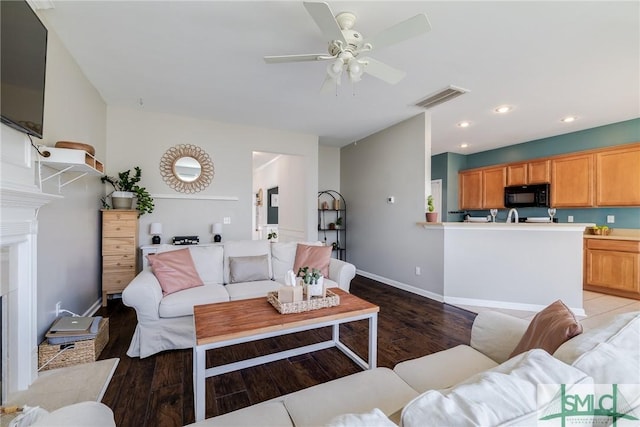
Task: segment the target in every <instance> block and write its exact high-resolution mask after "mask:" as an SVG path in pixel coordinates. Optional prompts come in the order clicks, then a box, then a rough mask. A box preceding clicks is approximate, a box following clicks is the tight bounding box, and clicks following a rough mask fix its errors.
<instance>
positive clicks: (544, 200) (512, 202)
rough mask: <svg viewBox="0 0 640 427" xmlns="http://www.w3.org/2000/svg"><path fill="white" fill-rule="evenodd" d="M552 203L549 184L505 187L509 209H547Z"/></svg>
mask: <svg viewBox="0 0 640 427" xmlns="http://www.w3.org/2000/svg"><path fill="white" fill-rule="evenodd" d="M550 203H551V196H550V193H549V184H533V185H513V186H509V187H504V206H505V207H507V208H521V207H522V208H524V207H545V208H548V207H549V205H550Z"/></svg>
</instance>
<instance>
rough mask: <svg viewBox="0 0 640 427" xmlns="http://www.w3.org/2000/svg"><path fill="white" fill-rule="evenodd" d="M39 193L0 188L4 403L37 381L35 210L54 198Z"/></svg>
mask: <svg viewBox="0 0 640 427" xmlns="http://www.w3.org/2000/svg"><path fill="white" fill-rule="evenodd" d="M59 197H60V196H54V195H50V194H45V193H41V192H39V191H29V190H24V189H18V188H15V187H14V188H11V187H7V186H6V185H5V184H4V183H3V184H2V186H1V187H0V208H1V212H0V213H1V217H0V247H2V248H5V250H6V251H7V252H8V257H7V259H6V260H5V261H6V263H5V264H4V266H3V267H8V268H9V272H8V273H9V274H6V272H5V274H3V276H4V277H7V278H8V279H9V280H8V283H6V282H5V281H4V280H3V281H2V283H1V286H0V293H1V295H2V297H3V298H2V301H3V302H2V304H3V318H4V319H3V322H2V323H3V327H4V331H3V343H2V345H3V347H4V351H3V358H4V360H3V364H2V367H3V372H2V378H3V381H2V387H3V390H2V396H3V400H4V399H6V398H7V397H8V396H10V395H11V394H12V393H13V392H16V391H19V390H25V389H27V388H28V387H29V385H31V383H32V382H33V381H34V380H35V378H36V376H37V368H38V345H37V323H36V322H37V318H36V315H37V311H36V307H37V305H36V302H37V299H36V298H37V232H38V222H37V217H36V216H37V211H38V209H39V208H40V207H41V206H43V205H44V204H46V203H48V202H49V201H51V200H52V199H53V198H59Z"/></svg>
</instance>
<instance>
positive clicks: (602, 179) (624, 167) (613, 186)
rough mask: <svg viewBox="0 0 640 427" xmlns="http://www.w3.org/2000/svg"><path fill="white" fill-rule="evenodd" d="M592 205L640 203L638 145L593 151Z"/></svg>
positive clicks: (639, 146)
mask: <svg viewBox="0 0 640 427" xmlns="http://www.w3.org/2000/svg"><path fill="white" fill-rule="evenodd" d="M596 205H597V206H640V144H632V145H631V146H629V147H624V148H619V149H611V150H606V151H602V152H599V153H596Z"/></svg>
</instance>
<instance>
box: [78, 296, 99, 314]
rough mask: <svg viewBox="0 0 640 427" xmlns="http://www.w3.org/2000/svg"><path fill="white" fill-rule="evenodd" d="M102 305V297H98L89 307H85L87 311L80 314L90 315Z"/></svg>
mask: <svg viewBox="0 0 640 427" xmlns="http://www.w3.org/2000/svg"><path fill="white" fill-rule="evenodd" d="M100 307H102V298H98V300H97V301H96V302H94V303H93V304H91V307H89V308H88V309H87V311H85V312H84V314H82V316H83V317H92V316H93V315H94V314H96V312H97V311H98V310H100Z"/></svg>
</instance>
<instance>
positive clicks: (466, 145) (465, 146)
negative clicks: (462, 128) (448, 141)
mask: <svg viewBox="0 0 640 427" xmlns="http://www.w3.org/2000/svg"><path fill="white" fill-rule="evenodd" d="M468 146H469V144H467V143H466V142H463V143H462V144H460V148H467V147H468Z"/></svg>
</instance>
